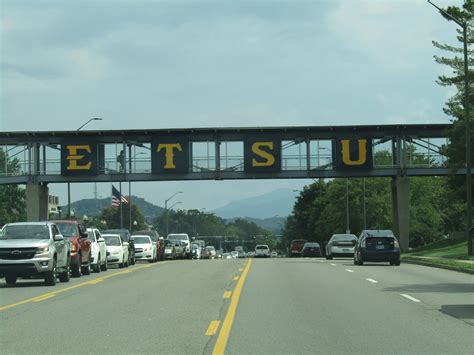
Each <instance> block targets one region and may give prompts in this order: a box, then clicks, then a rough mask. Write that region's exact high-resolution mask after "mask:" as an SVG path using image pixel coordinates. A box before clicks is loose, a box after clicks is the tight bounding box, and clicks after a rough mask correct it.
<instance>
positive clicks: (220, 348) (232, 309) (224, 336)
mask: <svg viewBox="0 0 474 355" xmlns="http://www.w3.org/2000/svg"><path fill="white" fill-rule="evenodd" d="M251 264H252V259H251V258H249V259H248V260H247V264H246V265H245V268H244V269H243V272H242V276H240V278H239V281H238V282H237V285H236V286H235V289H234V292H232V299H231V301H230V305H229V309H228V310H227V314H226V316H225V318H224V322H223V323H222V327H221V330H220V332H219V336H218V337H217V341H216V344H215V345H214V350H213V351H212V354H213V355H221V354H224V352H225V348H226V346H227V341H228V340H229V336H230V331H231V330H232V324H233V323H234V318H235V313H236V311H237V305H238V303H239V298H240V294H241V292H242V288H243V286H244V282H245V279H246V278H247V274H248V273H249V269H250V265H251Z"/></svg>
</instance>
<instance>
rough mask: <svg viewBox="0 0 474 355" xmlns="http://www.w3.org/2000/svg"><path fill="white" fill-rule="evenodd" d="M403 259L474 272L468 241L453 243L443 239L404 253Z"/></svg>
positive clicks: (473, 259) (473, 257)
mask: <svg viewBox="0 0 474 355" xmlns="http://www.w3.org/2000/svg"><path fill="white" fill-rule="evenodd" d="M401 258H402V260H405V261H415V262H418V263H422V264H426V265H431V266H439V267H443V266H444V267H446V268H449V269H453V270H459V271H465V270H467V271H468V272H469V271H470V272H474V263H472V262H469V261H474V256H468V255H467V241H463V242H456V243H453V242H452V241H449V240H441V241H438V242H435V243H433V244H430V245H427V246H424V247H421V248H417V249H413V250H410V251H409V252H408V253H403V254H402V256H401Z"/></svg>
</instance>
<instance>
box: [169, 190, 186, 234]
mask: <svg viewBox="0 0 474 355" xmlns="http://www.w3.org/2000/svg"><path fill="white" fill-rule="evenodd" d="M182 193H183V191H178V192H175V193H174V194H172V195H171V196H170V197H168V198H167V199H166V200H165V213H166V216H165V217H166V235H168V201H169V200H171V199H172V198H173V197H175V196H176V195H177V194H182ZM173 206H174V205H173Z"/></svg>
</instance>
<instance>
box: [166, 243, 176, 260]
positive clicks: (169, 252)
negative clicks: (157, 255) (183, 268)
mask: <svg viewBox="0 0 474 355" xmlns="http://www.w3.org/2000/svg"><path fill="white" fill-rule="evenodd" d="M164 258H165V259H176V250H175V249H174V243H173V242H171V241H170V240H165V241H164Z"/></svg>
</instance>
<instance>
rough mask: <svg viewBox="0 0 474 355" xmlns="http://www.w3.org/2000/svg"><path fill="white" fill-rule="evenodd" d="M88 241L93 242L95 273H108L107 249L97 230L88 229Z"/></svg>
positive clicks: (93, 266) (92, 252)
mask: <svg viewBox="0 0 474 355" xmlns="http://www.w3.org/2000/svg"><path fill="white" fill-rule="evenodd" d="M87 239H89V240H90V242H91V267H92V270H94V271H95V272H101V271H107V247H106V245H105V240H104V238H102V235H101V234H100V232H99V230H98V229H97V228H87Z"/></svg>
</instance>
